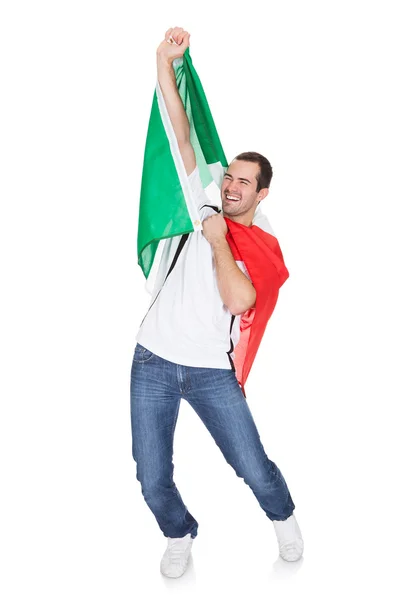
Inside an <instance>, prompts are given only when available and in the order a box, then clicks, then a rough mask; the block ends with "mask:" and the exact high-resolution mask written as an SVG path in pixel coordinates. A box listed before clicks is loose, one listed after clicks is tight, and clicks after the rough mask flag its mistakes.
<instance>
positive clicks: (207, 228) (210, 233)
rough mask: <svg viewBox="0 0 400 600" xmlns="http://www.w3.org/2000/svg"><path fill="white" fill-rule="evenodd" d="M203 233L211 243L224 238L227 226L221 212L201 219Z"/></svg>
mask: <svg viewBox="0 0 400 600" xmlns="http://www.w3.org/2000/svg"><path fill="white" fill-rule="evenodd" d="M202 224H203V235H204V237H205V238H206V240H207V241H209V242H210V244H211V245H213V244H215V243H218V242H220V241H221V240H225V238H226V234H227V233H228V227H227V224H226V222H225V219H224V217H223V216H222V215H221V213H217V214H215V215H211V217H207V218H206V219H204V221H203V223H202Z"/></svg>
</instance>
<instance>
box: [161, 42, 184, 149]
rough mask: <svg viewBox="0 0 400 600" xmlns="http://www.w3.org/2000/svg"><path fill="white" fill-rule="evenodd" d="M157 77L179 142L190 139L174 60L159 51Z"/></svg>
mask: <svg viewBox="0 0 400 600" xmlns="http://www.w3.org/2000/svg"><path fill="white" fill-rule="evenodd" d="M157 77H158V82H159V84H160V87H161V91H162V94H163V97H164V100H165V104H166V107H167V111H168V115H169V118H170V119H171V123H172V127H173V129H174V132H175V136H176V139H177V141H178V143H186V142H188V141H189V139H190V129H189V121H188V118H187V115H186V112H185V109H184V107H183V103H182V100H181V97H180V95H179V92H178V88H177V85H176V78H175V71H174V67H173V65H172V61H169V60H167V59H165V58H163V57H162V56H160V55H159V54H158V53H157Z"/></svg>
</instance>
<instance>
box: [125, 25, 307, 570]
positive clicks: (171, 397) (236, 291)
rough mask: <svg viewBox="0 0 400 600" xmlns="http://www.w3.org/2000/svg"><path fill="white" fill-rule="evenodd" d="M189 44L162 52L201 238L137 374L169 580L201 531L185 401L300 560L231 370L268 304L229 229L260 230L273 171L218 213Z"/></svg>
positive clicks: (140, 441) (233, 192) (136, 424)
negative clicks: (190, 84) (245, 334)
mask: <svg viewBox="0 0 400 600" xmlns="http://www.w3.org/2000/svg"><path fill="white" fill-rule="evenodd" d="M188 46H189V34H188V33H187V32H186V31H184V30H183V29H182V28H177V27H176V28H173V29H169V30H168V31H167V32H166V34H165V39H164V40H163V41H162V42H161V44H160V45H159V47H158V50H157V75H158V82H159V85H160V88H161V90H162V95H163V99H164V101H165V106H166V110H167V112H168V116H169V119H170V122H171V125H172V127H173V131H174V139H175V140H176V144H177V147H178V148H179V154H180V156H181V158H182V162H183V165H184V169H185V171H186V174H187V179H188V182H189V185H190V188H191V190H192V195H193V198H195V201H196V204H197V208H198V211H199V215H200V217H201V221H202V230H200V231H193V232H192V233H190V234H188V235H187V236H186V239H185V240H184V242H185V243H184V244H182V246H181V247H180V248H179V250H180V254H179V255H176V257H175V258H174V260H172V263H171V267H170V269H169V272H168V276H167V278H166V279H165V282H164V285H163V286H162V288H161V290H160V292H159V293H158V294H157V296H156V298H155V299H154V300H153V302H152V304H151V306H150V308H149V310H148V312H147V314H146V315H145V318H144V319H143V321H142V323H141V326H140V329H139V332H138V334H137V336H136V341H137V345H136V347H135V350H134V356H133V361H132V370H131V425H132V454H133V458H134V460H135V462H136V463H137V479H138V480H139V481H140V483H141V488H142V493H143V496H144V499H145V501H146V503H147V505H148V506H149V508H150V510H151V511H152V513H153V514H154V516H155V518H156V520H157V522H158V525H159V527H160V529H161V531H162V532H163V534H164V536H165V537H167V538H168V545H167V549H166V550H165V552H164V555H163V557H162V560H161V565H160V567H161V572H162V573H163V574H164V575H166V576H168V577H179V576H181V575H182V574H183V573H184V572H185V570H186V567H187V564H188V559H189V556H190V552H191V546H192V543H193V540H194V538H195V537H196V536H197V530H198V522H197V521H196V519H195V518H194V517H193V516H192V515H191V514H190V512H189V511H188V509H187V507H186V505H185V504H184V502H183V500H182V497H181V495H180V493H179V491H178V489H177V487H176V485H175V483H174V481H173V469H174V467H173V462H172V456H173V438H174V431H175V426H176V421H177V418H178V412H179V406H180V401H181V398H183V399H185V400H187V402H189V404H190V405H191V406H192V408H193V409H194V410H195V411H196V413H197V414H198V415H199V417H200V418H201V420H202V421H203V423H204V424H205V426H206V427H207V429H208V431H209V432H210V434H211V435H212V437H213V438H214V440H215V443H216V444H217V446H218V447H219V449H220V450H221V451H222V453H223V455H224V457H225V459H226V461H227V462H228V464H230V465H231V467H232V468H233V469H234V470H235V472H236V474H237V475H238V476H239V477H241V478H243V479H244V481H245V482H246V484H247V485H248V486H249V487H250V488H251V490H252V492H253V493H254V495H255V496H256V498H257V500H258V502H259V504H260V506H261V508H262V509H263V510H264V512H265V514H266V516H267V517H268V519H269V520H271V521H272V522H273V525H274V528H275V533H276V535H277V539H278V545H279V552H280V556H281V557H282V558H283V559H284V560H287V561H293V560H298V559H299V558H300V557H301V556H302V553H303V540H302V537H301V533H300V529H299V526H298V524H297V521H296V519H295V516H294V514H293V510H294V508H295V505H294V503H293V500H292V498H291V495H290V493H289V490H288V487H287V484H286V482H285V479H284V477H283V475H282V473H281V471H280V470H279V468H278V467H277V465H276V464H275V463H274V462H273V461H272V460H271V459H270V458H269V457H268V456H267V455H266V453H265V450H264V447H263V445H262V443H261V440H260V436H259V433H258V431H257V428H256V425H255V423H254V420H253V417H252V414H251V412H250V409H249V406H248V404H247V402H246V398H245V396H244V394H243V392H242V389H241V388H240V385H239V383H238V380H237V378H236V376H235V370H234V362H233V356H234V350H235V347H236V345H237V343H238V340H239V337H240V322H241V318H242V315H243V314H244V313H246V311H249V309H252V308H253V307H255V305H256V304H257V302H261V300H260V299H257V293H256V289H255V287H254V285H253V283H252V281H251V277H250V275H249V272H248V269H247V268H246V264H245V262H244V261H243V260H238V259H235V258H234V256H233V254H232V251H231V248H230V245H229V243H228V241H227V233H228V227H227V223H226V220H225V219H230V220H231V222H233V223H237V224H241V225H242V226H244V227H247V228H251V227H252V223H253V219H254V215H255V211H256V208H257V205H258V204H259V202H261V201H262V200H264V199H265V198H266V196H267V195H268V192H269V185H270V182H271V178H272V168H271V165H270V163H269V161H268V160H267V159H266V158H265V157H263V156H262V155H260V154H258V153H256V152H245V153H243V154H240V155H238V156H237V157H236V158H235V159H234V160H233V161H232V162H231V163H230V165H229V167H228V169H227V170H226V172H225V174H224V177H223V181H222V185H221V203H222V210H221V212H219V210H218V207H215V206H212V205H210V204H209V199H208V197H207V195H206V194H205V192H204V189H203V185H202V181H201V177H200V172H199V167H198V165H197V164H196V156H195V152H194V149H193V146H192V143H191V141H190V127H189V122H188V118H187V115H186V112H185V109H184V106H183V104H182V101H181V98H180V95H179V93H178V90H177V85H176V79H175V74H174V69H173V66H172V63H173V61H174V60H175V59H176V58H180V57H182V56H183V54H184V52H185V50H186V48H187V47H188ZM162 201H163V202H168V201H169V199H168V198H162ZM182 240H183V238H182ZM178 256H179V257H178ZM260 310H262V307H261V308H260ZM249 312H252V311H251V310H250V311H249ZM211 493H213V492H212V490H211ZM227 501H229V498H227ZM231 525H232V527H233V528H234V527H235V523H234V522H232V524H231Z"/></svg>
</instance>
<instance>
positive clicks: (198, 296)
mask: <svg viewBox="0 0 400 600" xmlns="http://www.w3.org/2000/svg"><path fill="white" fill-rule="evenodd" d="M189 182H190V185H191V187H192V189H193V192H194V194H195V197H196V199H197V206H198V207H199V211H200V218H201V220H202V221H203V220H204V219H206V218H207V217H209V216H211V215H214V214H216V212H215V210H214V209H213V208H211V207H210V206H204V205H206V204H210V200H209V199H208V197H207V195H206V193H205V192H204V190H203V186H202V182H201V179H200V173H199V168H198V166H196V168H195V170H194V171H193V172H192V173H191V174H190V175H189ZM236 264H237V265H238V267H239V268H240V269H241V270H242V271H243V273H244V274H245V275H246V276H247V277H248V279H250V276H249V274H248V272H247V270H246V267H245V265H244V263H243V261H236ZM232 321H233V323H232ZM231 327H232V331H231ZM239 335H240V315H236V316H234V315H232V313H231V312H230V311H229V310H228V308H227V307H226V306H225V304H224V303H223V301H222V298H221V295H220V293H219V290H218V284H217V276H216V270H215V262H214V256H213V250H212V247H211V244H210V243H209V242H208V241H207V239H206V238H205V237H204V235H203V233H202V231H194V232H192V233H190V234H189V236H188V239H187V240H186V243H185V245H184V246H183V249H182V251H181V253H180V254H179V257H178V259H177V261H176V263H175V266H174V268H173V269H172V271H171V273H170V274H169V276H168V277H167V280H166V281H165V283H164V285H163V287H162V289H161V292H160V293H159V295H158V297H157V299H156V301H155V302H154V304H153V305H152V306H151V308H150V310H149V312H148V313H147V315H146V316H145V318H144V320H143V322H142V324H141V326H140V329H139V332H138V333H137V335H136V341H137V342H139V344H141V345H142V346H144V347H145V348H147V349H148V350H150V352H153V353H154V354H157V355H158V356H161V357H162V358H164V359H166V360H169V361H171V362H174V363H177V364H181V365H186V366H192V367H211V368H218V369H232V365H233V362H232V361H233V358H234V352H233V348H234V346H235V345H236V344H237V342H238V341H239Z"/></svg>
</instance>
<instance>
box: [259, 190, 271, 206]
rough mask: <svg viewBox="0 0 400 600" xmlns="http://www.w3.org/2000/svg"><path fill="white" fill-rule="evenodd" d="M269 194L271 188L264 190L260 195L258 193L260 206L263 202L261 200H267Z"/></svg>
mask: <svg viewBox="0 0 400 600" xmlns="http://www.w3.org/2000/svg"><path fill="white" fill-rule="evenodd" d="M268 193H269V188H262V189H261V190H260V191H259V193H258V203H257V204H259V203H260V202H261V200H264V198H266V197H267V196H268Z"/></svg>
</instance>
